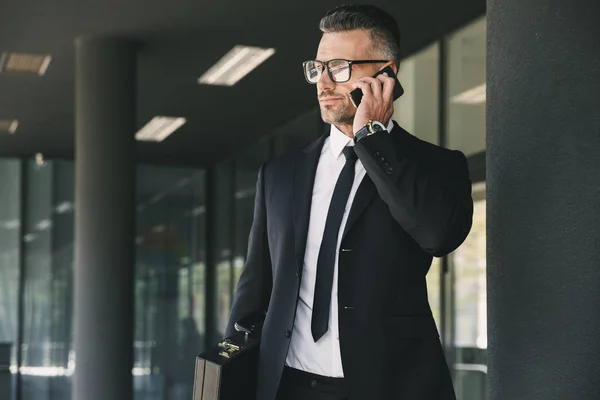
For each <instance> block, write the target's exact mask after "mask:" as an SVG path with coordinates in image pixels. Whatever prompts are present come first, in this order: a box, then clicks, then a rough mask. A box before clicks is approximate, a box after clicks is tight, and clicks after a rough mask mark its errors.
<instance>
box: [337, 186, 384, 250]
mask: <svg viewBox="0 0 600 400" xmlns="http://www.w3.org/2000/svg"><path fill="white" fill-rule="evenodd" d="M376 192H377V189H376V188H375V184H374V183H373V181H372V180H371V178H369V175H367V174H365V177H364V178H363V180H362V182H361V183H360V186H359V187H358V190H357V191H356V195H355V196H354V201H353V202H352V207H350V214H349V215H348V220H347V221H346V226H345V227H344V233H343V234H342V241H343V240H344V238H345V237H346V234H347V233H348V231H349V230H350V229H351V228H352V226H353V225H354V224H355V223H356V221H357V220H358V218H359V217H360V215H361V214H362V213H363V211H364V210H365V208H367V206H368V205H369V203H370V202H371V200H372V199H373V196H374V195H375V193H376Z"/></svg>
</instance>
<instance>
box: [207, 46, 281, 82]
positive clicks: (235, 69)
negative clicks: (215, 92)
mask: <svg viewBox="0 0 600 400" xmlns="http://www.w3.org/2000/svg"><path fill="white" fill-rule="evenodd" d="M273 54H275V49H265V48H261V47H250V46H241V45H237V46H234V47H233V49H231V50H230V51H229V52H228V53H227V54H225V55H224V56H223V58H221V59H220V60H219V61H217V63H216V64H215V65H213V66H212V67H211V68H210V69H209V70H208V71H206V72H205V73H204V75H202V76H201V77H200V78H199V79H198V83H202V84H206V85H221V86H233V85H235V84H236V83H237V82H239V81H240V80H241V79H242V78H243V77H245V76H246V75H248V74H249V73H250V72H251V71H252V70H253V69H255V68H256V67H258V66H259V65H260V64H262V63H263V62H265V61H266V60H267V59H268V58H269V57H271V56H272V55H273Z"/></svg>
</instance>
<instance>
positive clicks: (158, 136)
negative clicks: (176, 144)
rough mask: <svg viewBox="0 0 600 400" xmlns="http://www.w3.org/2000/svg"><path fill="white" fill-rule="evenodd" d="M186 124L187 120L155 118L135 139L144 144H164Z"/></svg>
mask: <svg viewBox="0 0 600 400" xmlns="http://www.w3.org/2000/svg"><path fill="white" fill-rule="evenodd" d="M185 122H186V119H185V118H177V117H160V116H159V117H154V118H152V120H150V122H148V123H147V124H146V125H145V126H144V127H143V128H142V129H140V130H139V131H138V133H136V134H135V138H136V139H137V140H140V141H144V142H162V141H163V140H165V138H166V137H167V136H169V135H170V134H171V133H173V132H175V131H176V130H177V129H178V128H179V127H180V126H181V125H183V124H185Z"/></svg>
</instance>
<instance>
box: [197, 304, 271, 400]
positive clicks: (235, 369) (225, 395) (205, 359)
mask: <svg viewBox="0 0 600 400" xmlns="http://www.w3.org/2000/svg"><path fill="white" fill-rule="evenodd" d="M263 321H264V313H263V314H262V315H255V316H251V317H249V318H245V319H244V320H243V321H240V322H238V323H236V324H235V328H236V330H238V332H237V333H235V334H234V335H232V336H230V337H228V338H226V339H224V340H222V341H221V342H219V343H217V344H216V345H215V346H213V347H211V348H210V349H208V350H207V351H205V352H204V353H202V354H200V355H199V356H198V357H197V358H196V372H195V376H194V399H193V400H234V399H235V400H240V399H243V400H255V399H256V370H257V368H258V353H259V348H260V336H261V328H262V322H263Z"/></svg>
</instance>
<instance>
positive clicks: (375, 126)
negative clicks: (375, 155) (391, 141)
mask: <svg viewBox="0 0 600 400" xmlns="http://www.w3.org/2000/svg"><path fill="white" fill-rule="evenodd" d="M371 130H372V131H373V132H378V131H385V126H383V124H382V123H381V122H379V121H373V122H371Z"/></svg>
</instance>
